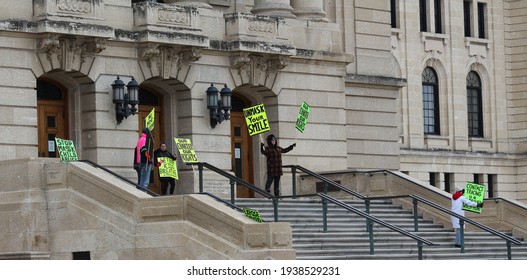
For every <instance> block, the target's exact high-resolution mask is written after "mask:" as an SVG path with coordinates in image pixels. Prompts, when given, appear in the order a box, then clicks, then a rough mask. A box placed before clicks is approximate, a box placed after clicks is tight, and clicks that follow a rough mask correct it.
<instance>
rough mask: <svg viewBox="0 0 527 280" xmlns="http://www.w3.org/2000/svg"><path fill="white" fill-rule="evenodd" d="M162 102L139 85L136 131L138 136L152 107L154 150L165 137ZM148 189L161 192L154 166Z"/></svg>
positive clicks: (158, 96)
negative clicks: (153, 115) (153, 114)
mask: <svg viewBox="0 0 527 280" xmlns="http://www.w3.org/2000/svg"><path fill="white" fill-rule="evenodd" d="M162 104H163V97H162V96H160V95H158V94H155V93H154V92H152V91H150V90H148V89H146V88H143V87H141V86H140V87H139V109H138V111H137V113H138V120H139V125H138V128H139V130H138V131H137V133H138V135H139V136H140V135H141V130H143V128H144V127H145V119H146V117H147V116H148V114H150V112H152V109H154V112H155V117H154V129H153V130H152V137H154V150H156V149H157V148H158V147H159V142H160V141H163V139H165V133H164V129H163V120H162V119H161V116H163V114H162V112H161V108H163V106H162ZM139 136H138V137H139ZM148 189H149V190H151V191H153V192H155V193H158V194H161V187H160V185H159V172H158V171H157V168H155V167H154V168H152V173H151V174H150V183H149V184H148Z"/></svg>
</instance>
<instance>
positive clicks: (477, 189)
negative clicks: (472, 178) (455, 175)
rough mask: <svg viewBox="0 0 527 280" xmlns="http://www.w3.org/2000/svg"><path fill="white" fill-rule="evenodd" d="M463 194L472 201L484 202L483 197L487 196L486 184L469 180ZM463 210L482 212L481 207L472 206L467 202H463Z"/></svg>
mask: <svg viewBox="0 0 527 280" xmlns="http://www.w3.org/2000/svg"><path fill="white" fill-rule="evenodd" d="M463 196H465V197H466V198H467V199H468V200H470V201H474V202H477V203H480V202H483V199H484V198H485V186H484V185H478V184H475V183H470V182H467V184H466V186H465V193H464V194H463ZM463 210H467V211H470V212H474V213H478V214H480V213H481V207H472V206H468V205H465V204H463Z"/></svg>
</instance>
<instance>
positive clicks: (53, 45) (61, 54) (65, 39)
mask: <svg viewBox="0 0 527 280" xmlns="http://www.w3.org/2000/svg"><path fill="white" fill-rule="evenodd" d="M38 48H39V50H40V51H41V52H45V53H46V58H47V59H48V61H49V62H50V63H51V64H53V61H54V59H55V58H56V61H58V65H56V64H55V66H54V68H60V69H63V70H66V71H71V70H72V69H73V68H74V67H76V66H79V67H80V64H82V63H84V62H85V59H86V56H88V55H93V54H97V53H100V52H102V51H103V50H105V49H106V39H102V38H84V37H80V36H75V37H71V36H63V35H62V37H61V35H59V34H47V35H46V36H45V37H43V38H41V39H40V41H39V44H38Z"/></svg>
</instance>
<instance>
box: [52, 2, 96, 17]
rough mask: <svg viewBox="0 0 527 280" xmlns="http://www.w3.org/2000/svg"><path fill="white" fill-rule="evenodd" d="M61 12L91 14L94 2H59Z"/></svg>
mask: <svg viewBox="0 0 527 280" xmlns="http://www.w3.org/2000/svg"><path fill="white" fill-rule="evenodd" d="M57 8H58V10H59V11H60V12H69V13H72V12H73V13H82V14H89V13H91V12H92V1H83V0H57Z"/></svg>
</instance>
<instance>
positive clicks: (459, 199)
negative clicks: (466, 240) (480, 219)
mask: <svg viewBox="0 0 527 280" xmlns="http://www.w3.org/2000/svg"><path fill="white" fill-rule="evenodd" d="M464 193H465V189H464V188H463V187H461V186H456V192H455V193H454V194H453V195H452V212H454V213H456V214H459V215H461V216H463V217H464V216H465V211H464V210H463V204H466V205H468V206H472V207H476V206H477V207H483V202H481V203H476V202H474V201H470V200H469V199H468V198H466V197H464V196H463V194H464ZM451 220H452V227H454V229H455V230H456V241H455V243H454V246H455V247H461V229H460V225H459V218H458V217H454V216H451Z"/></svg>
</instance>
